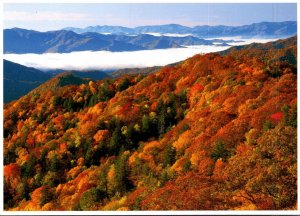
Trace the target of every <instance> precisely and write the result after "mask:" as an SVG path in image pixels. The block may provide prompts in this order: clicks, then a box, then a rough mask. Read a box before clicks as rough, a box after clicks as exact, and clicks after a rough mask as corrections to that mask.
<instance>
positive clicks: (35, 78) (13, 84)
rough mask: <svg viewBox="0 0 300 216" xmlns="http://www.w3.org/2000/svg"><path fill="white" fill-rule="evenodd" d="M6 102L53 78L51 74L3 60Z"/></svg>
mask: <svg viewBox="0 0 300 216" xmlns="http://www.w3.org/2000/svg"><path fill="white" fill-rule="evenodd" d="M3 77H4V103H7V102H10V101H12V100H16V99H18V98H20V97H21V96H23V95H25V94H27V93H28V92H29V91H31V90H32V89H34V88H36V87H37V86H39V85H40V84H42V83H44V82H45V81H47V80H48V79H50V78H51V75H49V74H47V73H44V72H42V71H39V70H37V69H34V68H28V67H25V66H23V65H20V64H16V63H13V62H10V61H7V60H4V61H3Z"/></svg>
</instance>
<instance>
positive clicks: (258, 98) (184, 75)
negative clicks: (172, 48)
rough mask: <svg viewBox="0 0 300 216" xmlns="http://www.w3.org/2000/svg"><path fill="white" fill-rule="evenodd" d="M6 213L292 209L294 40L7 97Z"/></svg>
mask: <svg viewBox="0 0 300 216" xmlns="http://www.w3.org/2000/svg"><path fill="white" fill-rule="evenodd" d="M3 158H4V208H5V210H10V211H11V210H13V211H16V210H25V211H27V210H42V211H44V210H45V211H53V210H62V211H64V210H69V211H71V210H76V211H81V210H83V211H86V210H128V211H129V210H296V209H297V38H296V36H295V37H291V38H288V39H282V40H277V41H275V42H268V43H265V44H258V43H254V44H250V45H245V46H237V47H232V48H229V49H228V50H225V51H221V52H218V53H208V54H204V55H200V54H198V55H195V56H193V57H191V58H188V59H186V60H184V61H181V62H178V63H176V64H173V65H169V66H165V67H162V68H161V69H159V70H156V71H155V72H153V73H144V74H143V73H139V74H130V75H129V74H124V75H122V76H119V77H117V78H104V79H102V80H98V81H92V80H89V79H85V78H79V77H77V76H75V75H73V74H71V73H68V72H66V73H62V74H59V75H57V76H55V77H54V78H52V79H50V80H49V81H47V82H45V83H43V84H42V85H40V86H39V87H37V88H35V89H34V90H32V91H31V92H29V93H28V94H26V95H25V96H23V97H21V98H20V99H18V100H15V101H12V102H10V103H6V104H5V105H4V157H3Z"/></svg>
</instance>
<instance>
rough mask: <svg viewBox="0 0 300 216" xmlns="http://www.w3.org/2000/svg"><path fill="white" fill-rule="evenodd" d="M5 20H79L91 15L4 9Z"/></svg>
mask: <svg viewBox="0 0 300 216" xmlns="http://www.w3.org/2000/svg"><path fill="white" fill-rule="evenodd" d="M3 18H4V20H5V21H81V20H82V19H85V20H92V17H91V16H90V15H88V14H85V13H67V12H53V11H36V12H35V13H32V12H27V11H4V14H3Z"/></svg>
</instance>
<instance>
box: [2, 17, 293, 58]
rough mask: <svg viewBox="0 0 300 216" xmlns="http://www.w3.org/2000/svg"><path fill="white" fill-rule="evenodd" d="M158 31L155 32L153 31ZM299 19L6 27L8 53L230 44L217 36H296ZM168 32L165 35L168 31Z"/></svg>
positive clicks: (129, 49) (5, 36)
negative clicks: (50, 28) (48, 28)
mask: <svg viewBox="0 0 300 216" xmlns="http://www.w3.org/2000/svg"><path fill="white" fill-rule="evenodd" d="M153 33H155V34H158V35H155V36H154V35H151V34H153ZM296 33H297V22H295V21H286V22H261V23H254V24H251V25H244V26H195V27H193V28H191V27H186V26H182V25H177V24H169V25H157V26H140V27H136V28H127V27H122V26H90V27H87V28H84V29H80V28H71V27H69V28H65V29H63V30H57V31H47V32H38V31H33V30H26V29H20V28H13V29H5V30H4V53H17V54H23V53H37V54H42V53H69V52H75V51H87V50H88V51H113V52H120V51H138V50H152V49H167V48H181V47H184V46H191V45H216V42H217V43H218V45H225V46H226V45H228V44H227V43H229V42H230V41H231V40H221V39H204V38H209V37H211V38H214V37H215V38H217V37H233V36H240V37H269V38H271V37H273V38H274V37H276V38H283V37H289V36H294V35H295V34H296ZM164 34H165V35H164Z"/></svg>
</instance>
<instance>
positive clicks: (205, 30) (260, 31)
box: [64, 21, 297, 37]
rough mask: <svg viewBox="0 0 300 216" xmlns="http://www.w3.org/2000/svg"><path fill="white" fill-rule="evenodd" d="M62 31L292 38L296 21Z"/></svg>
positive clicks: (89, 28)
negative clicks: (239, 24)
mask: <svg viewBox="0 0 300 216" xmlns="http://www.w3.org/2000/svg"><path fill="white" fill-rule="evenodd" d="M64 30H69V31H74V32H76V33H79V34H81V33H85V32H97V33H110V34H143V33H161V34H167V33H169V34H192V35H195V36H198V37H224V36H226V37H229V36H246V37H250V36H251V37H252V36H264V37H270V36H292V35H294V34H296V33H297V22H296V21H285V22H260V23H253V24H250V25H242V26H224V25H217V26H208V25H203V26H195V27H187V26H183V25H178V24H168V25H152V26H139V27H135V28H127V27H121V26H107V25H104V26H99V25H98V26H89V27H86V28H72V27H67V28H64Z"/></svg>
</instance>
